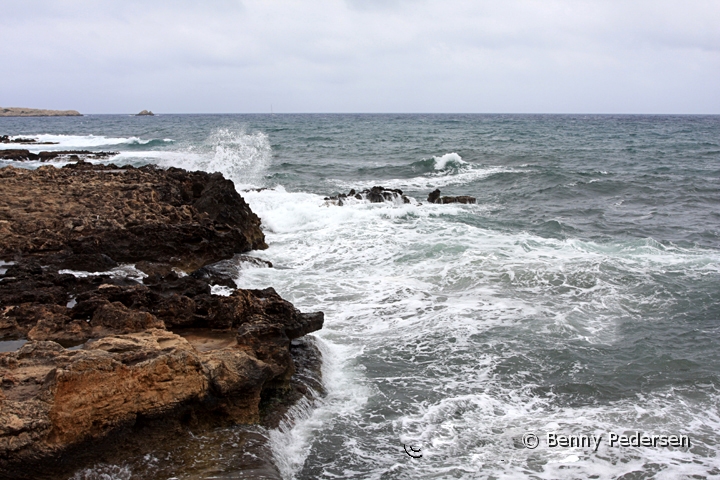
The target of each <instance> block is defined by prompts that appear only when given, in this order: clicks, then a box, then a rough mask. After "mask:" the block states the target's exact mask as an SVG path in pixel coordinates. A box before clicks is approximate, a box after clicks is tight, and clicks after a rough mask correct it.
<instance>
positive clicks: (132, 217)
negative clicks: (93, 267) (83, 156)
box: [0, 162, 267, 271]
mask: <svg viewBox="0 0 720 480" xmlns="http://www.w3.org/2000/svg"><path fill="white" fill-rule="evenodd" d="M0 190H2V191H3V193H4V196H3V198H2V199H1V200H0V202H1V203H0V236H1V237H2V238H3V242H2V244H0V259H6V260H12V259H13V258H14V255H16V254H20V253H22V254H24V255H30V256H35V257H42V258H45V260H43V261H45V262H50V263H56V262H57V261H58V258H62V257H67V256H68V255H73V254H82V255H106V256H108V257H110V258H111V259H112V260H113V261H115V262H137V261H140V260H148V261H155V262H163V263H168V264H170V265H172V266H174V267H179V268H181V269H183V270H186V271H192V270H195V269H197V268H199V267H202V266H203V265H206V264H208V263H212V262H216V261H218V260H222V259H226V258H231V257H232V256H233V255H234V254H236V253H242V252H246V251H249V250H253V249H263V248H267V245H266V243H265V236H264V234H263V233H262V230H261V229H260V219H259V218H258V217H257V216H256V215H255V214H254V213H253V212H252V211H251V210H250V207H248V205H247V203H245V200H244V199H243V198H242V197H241V196H240V194H238V193H237V191H235V187H234V185H233V183H232V181H230V180H226V179H225V178H223V176H222V175H221V174H219V173H216V174H208V173H205V172H187V171H185V170H181V169H177V168H171V169H168V170H161V169H157V168H153V167H151V166H146V167H141V168H133V167H131V166H125V167H122V168H118V167H116V166H114V165H90V164H88V163H85V162H78V163H76V164H70V165H66V166H65V167H63V168H61V169H58V168H55V167H52V166H44V167H40V168H38V169H37V170H27V169H20V168H13V167H5V168H3V169H0ZM47 257H52V258H47ZM73 258H74V257H73ZM86 260H87V257H86Z"/></svg>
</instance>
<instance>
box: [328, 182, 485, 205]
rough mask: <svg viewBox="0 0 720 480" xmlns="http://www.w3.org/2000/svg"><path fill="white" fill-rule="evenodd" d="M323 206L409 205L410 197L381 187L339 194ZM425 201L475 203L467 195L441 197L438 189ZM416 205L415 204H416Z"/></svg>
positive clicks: (329, 198)
mask: <svg viewBox="0 0 720 480" xmlns="http://www.w3.org/2000/svg"><path fill="white" fill-rule="evenodd" d="M324 200H325V205H337V206H340V207H342V206H343V205H351V204H353V203H358V202H370V203H383V202H389V203H400V204H404V203H411V200H410V197H408V196H407V195H405V194H403V191H402V190H400V189H398V188H385V187H382V186H375V187H372V188H370V189H365V190H361V191H355V189H352V190H350V192H348V193H341V194H339V195H333V196H331V197H325V198H324ZM427 201H428V202H429V203H440V204H443V203H465V204H471V203H476V202H477V200H476V199H475V197H471V196H468V195H460V196H457V197H452V196H441V195H440V189H435V190H434V191H433V192H431V193H430V194H429V195H428V197H427ZM416 203H417V202H416Z"/></svg>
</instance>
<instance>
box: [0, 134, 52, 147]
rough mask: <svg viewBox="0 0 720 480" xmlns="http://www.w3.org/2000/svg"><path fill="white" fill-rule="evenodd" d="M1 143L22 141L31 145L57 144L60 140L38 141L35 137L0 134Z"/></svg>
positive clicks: (21, 142)
mask: <svg viewBox="0 0 720 480" xmlns="http://www.w3.org/2000/svg"><path fill="white" fill-rule="evenodd" d="M0 143H20V144H31V145H57V143H58V142H38V141H37V140H36V139H34V138H23V137H10V136H9V135H0Z"/></svg>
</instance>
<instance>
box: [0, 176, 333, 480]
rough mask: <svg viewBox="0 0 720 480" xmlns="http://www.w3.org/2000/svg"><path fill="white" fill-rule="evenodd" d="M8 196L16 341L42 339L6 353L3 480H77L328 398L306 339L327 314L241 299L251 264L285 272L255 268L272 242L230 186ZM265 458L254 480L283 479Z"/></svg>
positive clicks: (273, 299) (7, 274)
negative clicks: (241, 272) (318, 396)
mask: <svg viewBox="0 0 720 480" xmlns="http://www.w3.org/2000/svg"><path fill="white" fill-rule="evenodd" d="M0 188H2V189H3V191H4V192H7V194H6V195H4V196H3V198H2V199H0V234H1V235H2V238H3V240H2V243H1V244H0V259H2V260H3V261H4V262H5V264H4V265H3V269H1V270H0V341H3V340H27V343H25V344H24V345H22V346H21V347H20V348H19V349H18V350H16V351H11V352H5V353H0V478H67V476H68V475H70V474H72V472H73V471H75V470H77V469H78V468H82V467H85V466H87V465H89V464H92V463H94V462H97V461H99V460H103V461H114V460H117V459H119V458H125V456H126V455H127V452H128V451H135V452H138V454H140V453H141V452H143V451H155V450H157V449H158V448H161V447H162V448H165V447H166V445H165V444H166V443H167V441H168V439H169V438H185V439H187V438H189V437H190V436H191V435H190V433H189V432H193V431H194V432H207V431H209V430H208V429H213V428H218V427H223V428H226V427H229V426H231V425H237V424H253V423H258V422H263V423H265V424H267V425H273V424H277V422H278V421H279V418H281V415H282V411H283V409H287V408H288V406H289V405H291V404H292V403H293V402H294V401H297V399H299V398H302V397H303V395H305V396H307V394H308V385H311V387H310V389H311V390H313V391H321V390H322V386H321V385H320V383H319V380H318V378H319V366H318V365H319V360H318V358H319V354H318V353H317V349H315V348H314V347H311V346H308V345H309V344H308V343H307V342H308V341H309V340H305V339H303V338H302V337H303V336H304V335H306V334H307V333H310V332H313V331H316V330H318V329H320V328H321V327H322V324H323V314H322V312H316V313H302V312H300V311H298V310H297V309H296V308H295V307H294V306H293V305H292V304H291V303H289V302H287V301H285V300H283V299H282V298H281V297H280V296H279V295H278V294H277V293H276V292H275V291H274V290H273V289H272V288H267V289H263V290H249V289H238V288H236V285H235V282H234V280H233V279H234V278H237V274H238V269H242V268H243V265H245V266H249V267H252V268H268V267H270V266H271V265H268V264H267V263H268V262H264V261H262V260H260V259H256V258H253V257H249V256H246V255H242V252H246V251H248V250H250V249H253V248H266V245H265V242H264V236H263V234H262V231H261V229H260V221H259V219H258V218H257V216H255V215H254V214H253V213H252V211H251V210H250V209H249V207H248V206H247V204H246V203H245V202H244V200H243V199H242V197H241V196H240V195H239V194H238V193H237V192H236V191H235V189H234V185H233V184H232V182H229V181H227V180H225V179H224V178H223V177H222V176H221V175H219V174H216V175H210V174H206V173H202V172H186V171H184V170H179V169H170V170H167V171H165V170H157V169H154V168H149V167H146V168H139V169H135V168H127V167H126V168H122V169H118V168H117V167H114V166H91V165H87V164H83V163H79V164H77V165H72V166H68V167H65V168H63V169H56V168H54V167H41V168H39V169H37V170H35V171H29V170H21V169H15V168H12V167H6V168H3V169H0ZM3 270H4V273H3ZM218 286H221V287H223V288H225V289H226V291H227V293H229V294H228V295H217V294H213V293H212V291H213V289H214V288H216V287H218ZM298 342H299V343H298ZM303 345H304V347H303ZM298 368H299V369H300V373H299V374H297V372H298ZM312 372H317V375H316V374H315V373H312ZM303 379H304V381H303ZM313 382H314V383H313ZM248 438H250V439H251V438H254V437H252V435H251V436H250V437H248ZM252 443H253V442H252V441H250V444H252ZM260 443H262V442H260ZM258 445H260V444H258ZM168 448H169V447H168ZM178 448H179V447H178ZM257 448H258V449H259V450H258V451H261V450H263V448H265V449H266V447H262V446H261V445H260V446H257ZM248 458H250V457H248ZM253 458H255V459H256V460H257V459H258V458H260V457H258V456H257V455H255V456H254V457H253ZM263 458H265V460H263V461H260V463H257V461H256V465H255V467H252V466H248V468H258V469H260V470H259V471H265V472H266V473H267V474H268V475H270V477H272V476H273V475H275V474H276V473H277V471H276V470H274V467H272V464H271V462H270V461H269V456H267V455H266V456H265V457H263ZM248 461H249V460H248ZM251 463H252V462H251ZM248 465H250V464H248ZM28 466H32V468H31V469H28V468H27V467H28ZM168 469H170V470H171V468H170V466H168ZM170 470H168V472H169V471H170Z"/></svg>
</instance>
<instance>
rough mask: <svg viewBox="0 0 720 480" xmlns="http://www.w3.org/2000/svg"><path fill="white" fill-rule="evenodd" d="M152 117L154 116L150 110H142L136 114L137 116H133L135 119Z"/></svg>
mask: <svg viewBox="0 0 720 480" xmlns="http://www.w3.org/2000/svg"><path fill="white" fill-rule="evenodd" d="M154 115H155V114H154V113H153V112H151V111H150V110H143V111H142V112H140V113H138V114H137V115H135V116H136V117H141V116H151V117H152V116H154Z"/></svg>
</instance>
